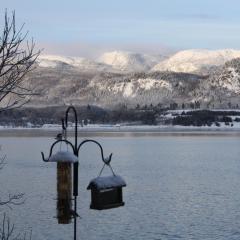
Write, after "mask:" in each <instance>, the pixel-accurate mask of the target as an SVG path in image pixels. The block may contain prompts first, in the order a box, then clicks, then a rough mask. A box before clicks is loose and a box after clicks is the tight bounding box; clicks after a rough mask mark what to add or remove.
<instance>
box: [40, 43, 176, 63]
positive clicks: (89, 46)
mask: <svg viewBox="0 0 240 240" xmlns="http://www.w3.org/2000/svg"><path fill="white" fill-rule="evenodd" d="M37 47H38V48H43V52H42V54H54V55H63V56H76V57H77V56H78V57H87V58H91V59H95V58H97V57H99V56H100V55H101V54H102V53H104V52H108V51H114V50H122V51H131V52H139V53H147V54H169V53H172V52H174V51H175V49H171V48H170V47H168V46H166V45H164V44H160V43H159V44H158V43H153V44H149V43H148V44H141V43H139V44H136V43H128V44H120V43H119V44H117V43H115V44H114V43H113V44H106V43H102V44H100V43H79V42H71V43H70V42H69V43H56V42H54V43H53V42H52V43H51V42H42V43H39V44H37Z"/></svg>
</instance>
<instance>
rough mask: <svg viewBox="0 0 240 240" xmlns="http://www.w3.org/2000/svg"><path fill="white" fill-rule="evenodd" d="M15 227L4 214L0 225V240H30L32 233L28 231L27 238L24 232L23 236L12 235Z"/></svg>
mask: <svg viewBox="0 0 240 240" xmlns="http://www.w3.org/2000/svg"><path fill="white" fill-rule="evenodd" d="M14 229H15V225H14V224H11V222H10V219H9V217H7V216H6V213H4V214H3V219H2V224H1V227H0V240H27V239H28V240H31V239H32V231H30V234H29V237H27V234H26V232H25V233H23V234H20V233H18V234H16V235H15V234H14Z"/></svg>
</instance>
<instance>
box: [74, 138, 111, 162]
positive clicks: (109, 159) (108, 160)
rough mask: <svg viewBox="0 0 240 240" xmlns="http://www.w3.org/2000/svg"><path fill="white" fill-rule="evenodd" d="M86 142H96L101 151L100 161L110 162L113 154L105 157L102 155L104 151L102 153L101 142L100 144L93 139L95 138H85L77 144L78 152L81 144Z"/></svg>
mask: <svg viewBox="0 0 240 240" xmlns="http://www.w3.org/2000/svg"><path fill="white" fill-rule="evenodd" d="M87 142H92V143H95V144H97V145H98V146H99V148H100V151H101V157H102V161H103V162H104V163H105V164H107V165H109V164H110V162H111V160H112V155H113V154H112V153H111V154H110V155H109V156H108V157H106V158H105V157H104V153H103V148H102V146H101V144H100V143H99V142H97V141H95V140H92V139H87V140H84V141H82V142H81V143H80V144H79V146H78V149H77V152H79V150H80V148H81V147H82V145H83V144H85V143H87Z"/></svg>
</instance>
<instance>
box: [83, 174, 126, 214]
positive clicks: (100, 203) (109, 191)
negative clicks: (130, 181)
mask: <svg viewBox="0 0 240 240" xmlns="http://www.w3.org/2000/svg"><path fill="white" fill-rule="evenodd" d="M125 186H126V182H125V181H124V180H123V178H122V177H120V176H118V175H113V176H106V177H97V178H94V179H92V180H91V182H90V183H89V185H88V187H87V189H88V190H91V205H90V208H91V209H97V210H103V209H110V208H116V207H120V206H123V205H124V202H123V197H122V188H123V187H125Z"/></svg>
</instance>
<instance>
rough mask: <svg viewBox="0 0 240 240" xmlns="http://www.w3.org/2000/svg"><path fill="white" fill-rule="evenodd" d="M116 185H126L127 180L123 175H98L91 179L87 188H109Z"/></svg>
mask: <svg viewBox="0 0 240 240" xmlns="http://www.w3.org/2000/svg"><path fill="white" fill-rule="evenodd" d="M114 187H126V182H125V181H124V179H123V178H122V177H121V176H118V175H113V176H106V177H97V178H94V179H92V180H91V181H90V183H89V185H88V187H87V189H88V190H89V189H92V188H95V189H98V190H103V189H109V188H114Z"/></svg>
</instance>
